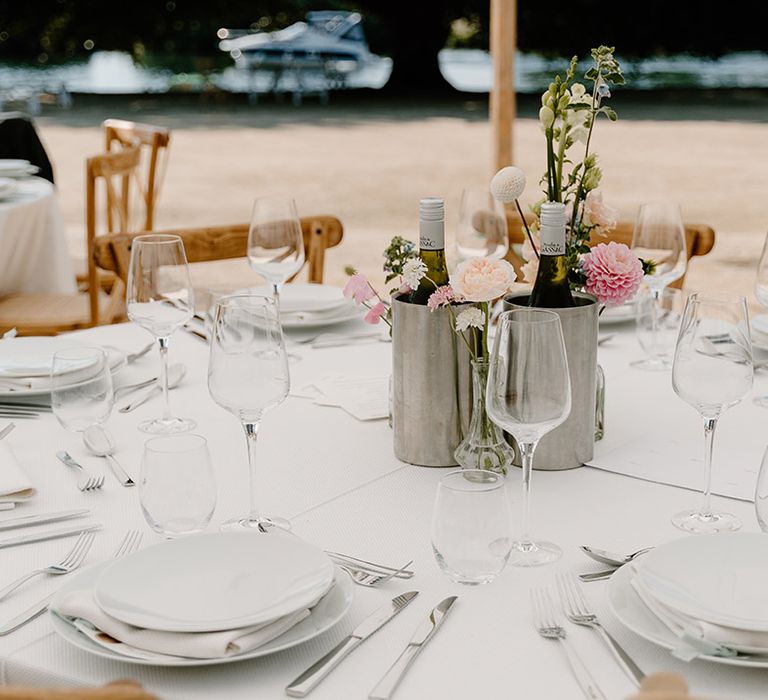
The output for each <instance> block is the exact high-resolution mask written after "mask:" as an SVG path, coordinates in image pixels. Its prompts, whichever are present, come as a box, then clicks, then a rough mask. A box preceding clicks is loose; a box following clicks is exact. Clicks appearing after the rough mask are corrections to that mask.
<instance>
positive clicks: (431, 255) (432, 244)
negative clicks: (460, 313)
mask: <svg viewBox="0 0 768 700" xmlns="http://www.w3.org/2000/svg"><path fill="white" fill-rule="evenodd" d="M419 257H420V258H421V259H422V260H423V261H424V264H425V265H426V266H427V274H426V275H424V277H423V278H422V279H421V282H419V286H418V288H417V289H414V290H413V292H411V298H410V302H411V304H421V305H423V306H426V304H427V301H428V299H429V297H430V296H432V292H434V291H435V289H437V287H442V286H443V285H444V284H448V281H449V280H448V265H447V264H446V262H445V202H444V201H443V200H442V199H440V198H438V197H425V198H424V199H422V200H421V201H420V202H419Z"/></svg>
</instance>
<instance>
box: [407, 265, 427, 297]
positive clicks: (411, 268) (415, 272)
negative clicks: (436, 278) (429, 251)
mask: <svg viewBox="0 0 768 700" xmlns="http://www.w3.org/2000/svg"><path fill="white" fill-rule="evenodd" d="M426 274H427V265H426V263H425V262H424V261H423V260H422V259H421V258H411V259H410V260H406V261H405V265H403V283H404V284H407V285H408V286H409V287H410V288H411V289H416V288H417V287H418V286H419V282H421V280H422V278H423V277H424V275H426Z"/></svg>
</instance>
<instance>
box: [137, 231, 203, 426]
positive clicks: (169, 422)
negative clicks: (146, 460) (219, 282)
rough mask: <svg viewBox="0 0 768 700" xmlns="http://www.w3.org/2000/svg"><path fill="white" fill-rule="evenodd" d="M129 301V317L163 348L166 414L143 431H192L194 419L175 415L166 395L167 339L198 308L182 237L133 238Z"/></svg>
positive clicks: (161, 357) (168, 339)
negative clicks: (172, 413)
mask: <svg viewBox="0 0 768 700" xmlns="http://www.w3.org/2000/svg"><path fill="white" fill-rule="evenodd" d="M126 300H127V306H128V318H130V319H131V321H133V322H134V323H138V324H139V325H140V326H141V327H142V328H144V329H146V330H147V331H149V332H150V333H151V334H152V335H153V336H154V337H155V338H156V339H157V342H158V345H159V347H160V360H161V370H160V385H161V387H162V389H163V415H162V417H161V418H155V419H154V420H148V421H144V422H142V423H140V424H139V430H142V431H144V432H145V433H160V434H163V433H182V432H185V431H187V430H192V428H194V427H195V421H193V420H192V419H190V418H174V417H173V416H172V415H171V408H170V403H169V400H168V343H169V341H170V337H171V335H172V334H173V333H174V332H175V331H176V330H177V329H179V328H180V327H181V326H183V325H184V324H185V323H186V322H187V321H189V319H190V318H191V317H192V313H193V311H194V308H195V300H194V295H193V292H192V283H191V282H190V279H189V266H188V265H187V255H186V253H185V251H184V243H183V241H182V240H181V238H180V237H179V236H171V235H165V234H150V235H147V236H137V237H136V238H134V239H133V244H132V247H131V263H130V267H129V269H128V289H127V292H126Z"/></svg>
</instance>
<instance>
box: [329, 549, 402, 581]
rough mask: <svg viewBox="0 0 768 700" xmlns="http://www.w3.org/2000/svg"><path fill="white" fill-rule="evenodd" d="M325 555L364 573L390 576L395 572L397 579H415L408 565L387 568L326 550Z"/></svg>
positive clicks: (383, 565)
mask: <svg viewBox="0 0 768 700" xmlns="http://www.w3.org/2000/svg"><path fill="white" fill-rule="evenodd" d="M325 553H326V554H327V555H328V556H329V557H330V558H331V559H333V560H334V561H335V562H336V563H337V564H340V565H344V564H346V565H348V566H350V567H351V568H353V569H362V570H363V571H368V572H370V573H372V574H389V573H391V572H393V571H394V572H395V574H396V577H397V578H413V571H409V570H408V569H407V568H406V567H407V566H408V564H406V565H405V566H404V567H402V566H401V567H400V568H399V569H396V568H395V567H394V566H386V565H385V564H377V563H376V562H372V561H366V560H365V559H358V558H357V557H353V556H350V555H349V554H341V553H339V552H330V551H328V550H326V552H325Z"/></svg>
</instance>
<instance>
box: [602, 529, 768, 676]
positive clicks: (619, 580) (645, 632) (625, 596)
mask: <svg viewBox="0 0 768 700" xmlns="http://www.w3.org/2000/svg"><path fill="white" fill-rule="evenodd" d="M699 537H707V535H697V536H696V537H691V538H690V539H692V540H693V539H699ZM758 537H765V535H758ZM644 556H648V555H647V554H646V555H644ZM634 575H635V572H634V571H633V570H632V567H631V566H622V567H621V568H620V569H618V570H617V571H616V573H615V574H613V576H611V578H610V579H609V581H608V605H609V606H610V608H611V610H612V611H613V614H614V615H615V616H616V617H617V618H618V620H619V622H621V624H623V625H624V626H625V627H626V628H627V629H629V630H631V631H632V632H634V633H635V634H637V635H639V636H640V637H642V638H643V639H646V640H648V641H649V642H651V643H652V644H656V645H657V646H660V647H662V648H664V649H669V650H670V651H672V650H673V649H676V648H677V647H678V646H679V645H680V640H679V639H678V638H677V637H676V636H675V635H674V634H672V632H670V630H669V629H667V627H666V626H665V625H664V623H663V622H661V621H660V620H659V619H658V618H657V617H656V616H655V615H654V614H653V613H652V612H651V611H650V610H648V608H647V607H646V606H645V604H644V603H643V602H642V600H640V596H638V595H637V593H636V592H635V589H634V588H633V587H632V577H633V576H634ZM696 658H697V659H702V660H704V661H712V662H714V663H716V664H726V665H728V666H746V667H750V668H765V669H768V656H764V657H759V656H733V657H729V656H712V655H709V654H701V655H699V656H697V657H696Z"/></svg>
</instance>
